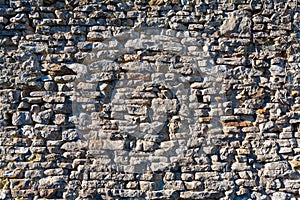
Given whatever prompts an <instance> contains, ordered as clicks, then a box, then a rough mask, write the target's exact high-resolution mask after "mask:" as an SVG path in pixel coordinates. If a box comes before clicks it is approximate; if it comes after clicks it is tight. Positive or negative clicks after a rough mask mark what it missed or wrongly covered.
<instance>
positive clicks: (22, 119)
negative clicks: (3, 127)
mask: <svg viewBox="0 0 300 200" xmlns="http://www.w3.org/2000/svg"><path fill="white" fill-rule="evenodd" d="M12 124H13V125H17V126H19V125H30V124H32V118H31V114H30V112H26V111H18V112H16V113H14V114H13V116H12Z"/></svg>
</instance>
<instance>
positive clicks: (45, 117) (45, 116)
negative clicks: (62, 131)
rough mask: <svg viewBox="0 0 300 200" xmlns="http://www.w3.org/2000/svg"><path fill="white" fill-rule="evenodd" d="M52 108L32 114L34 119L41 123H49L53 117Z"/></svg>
mask: <svg viewBox="0 0 300 200" xmlns="http://www.w3.org/2000/svg"><path fill="white" fill-rule="evenodd" d="M52 114H53V112H52V110H50V109H49V110H44V111H41V112H38V113H34V114H33V115H32V119H33V121H35V122H37V123H40V124H48V123H49V121H50V119H51V117H52Z"/></svg>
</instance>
